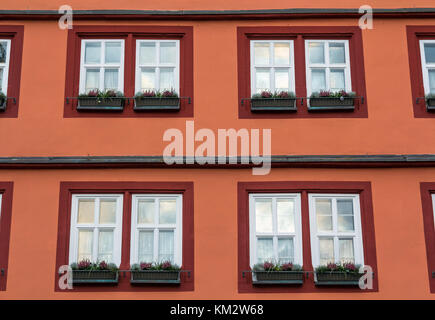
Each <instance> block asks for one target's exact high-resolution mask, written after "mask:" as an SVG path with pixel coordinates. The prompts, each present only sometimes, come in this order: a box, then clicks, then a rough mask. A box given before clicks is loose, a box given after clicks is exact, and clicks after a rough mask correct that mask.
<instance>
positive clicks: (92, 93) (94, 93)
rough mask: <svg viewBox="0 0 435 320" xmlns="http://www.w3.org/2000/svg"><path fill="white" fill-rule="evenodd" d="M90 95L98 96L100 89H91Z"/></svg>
mask: <svg viewBox="0 0 435 320" xmlns="http://www.w3.org/2000/svg"><path fill="white" fill-rule="evenodd" d="M88 96H89V97H96V96H98V90H91V91H89V92H88Z"/></svg>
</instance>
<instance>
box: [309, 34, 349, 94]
mask: <svg viewBox="0 0 435 320" xmlns="http://www.w3.org/2000/svg"><path fill="white" fill-rule="evenodd" d="M305 57H306V62H307V96H310V95H311V93H313V92H319V91H321V90H327V91H334V92H337V91H341V90H345V91H352V85H351V78H350V59H349V41H348V40H341V41H339V40H305Z"/></svg>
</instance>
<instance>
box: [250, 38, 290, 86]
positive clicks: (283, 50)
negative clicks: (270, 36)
mask: <svg viewBox="0 0 435 320" xmlns="http://www.w3.org/2000/svg"><path fill="white" fill-rule="evenodd" d="M262 91H270V92H279V91H291V92H294V91H295V85H294V59H293V41H267V40H256V41H251V92H252V93H261V92H262Z"/></svg>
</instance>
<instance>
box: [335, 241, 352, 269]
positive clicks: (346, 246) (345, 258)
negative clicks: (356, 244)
mask: <svg viewBox="0 0 435 320" xmlns="http://www.w3.org/2000/svg"><path fill="white" fill-rule="evenodd" d="M338 242H339V247H340V249H339V250H340V251H339V253H340V262H341V263H344V262H352V263H354V262H355V256H354V254H353V239H339V240H338Z"/></svg>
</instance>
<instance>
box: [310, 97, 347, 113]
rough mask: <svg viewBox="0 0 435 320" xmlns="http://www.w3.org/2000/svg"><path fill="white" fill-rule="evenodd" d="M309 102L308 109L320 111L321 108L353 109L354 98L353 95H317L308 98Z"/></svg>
mask: <svg viewBox="0 0 435 320" xmlns="http://www.w3.org/2000/svg"><path fill="white" fill-rule="evenodd" d="M309 100H310V104H309V106H308V110H309V111H322V110H326V111H327V110H354V109H355V98H354V97H338V98H335V97H334V98H330V97H318V98H309Z"/></svg>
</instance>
